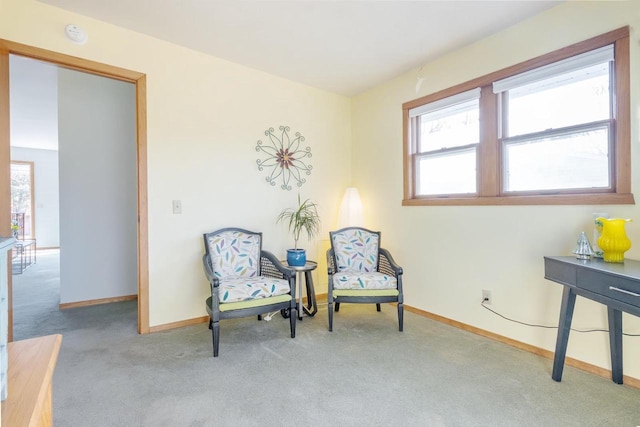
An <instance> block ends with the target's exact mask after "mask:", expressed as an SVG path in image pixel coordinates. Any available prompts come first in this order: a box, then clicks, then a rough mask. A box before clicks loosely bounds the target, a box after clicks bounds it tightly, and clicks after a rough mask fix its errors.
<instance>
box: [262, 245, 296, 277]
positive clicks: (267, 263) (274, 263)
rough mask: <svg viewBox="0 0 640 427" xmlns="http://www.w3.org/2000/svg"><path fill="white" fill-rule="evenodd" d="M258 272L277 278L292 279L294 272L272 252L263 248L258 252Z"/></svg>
mask: <svg viewBox="0 0 640 427" xmlns="http://www.w3.org/2000/svg"><path fill="white" fill-rule="evenodd" d="M260 274H261V275H262V276H267V277H276V278H278V279H287V280H293V279H294V278H295V272H294V271H293V270H291V269H289V268H287V267H286V266H285V265H284V264H283V263H281V262H280V260H279V259H278V258H276V256H275V255H274V254H272V253H271V252H269V251H265V250H263V251H262V252H260Z"/></svg>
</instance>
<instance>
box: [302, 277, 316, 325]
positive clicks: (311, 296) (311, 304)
mask: <svg viewBox="0 0 640 427" xmlns="http://www.w3.org/2000/svg"><path fill="white" fill-rule="evenodd" d="M304 276H305V283H306V284H307V306H306V307H305V308H304V312H305V313H307V314H308V315H309V316H311V317H313V316H315V314H316V313H317V312H318V305H317V303H316V290H315V288H314V287H313V278H312V277H311V271H305V272H304Z"/></svg>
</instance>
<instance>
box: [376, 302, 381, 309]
mask: <svg viewBox="0 0 640 427" xmlns="http://www.w3.org/2000/svg"><path fill="white" fill-rule="evenodd" d="M376 311H380V303H376Z"/></svg>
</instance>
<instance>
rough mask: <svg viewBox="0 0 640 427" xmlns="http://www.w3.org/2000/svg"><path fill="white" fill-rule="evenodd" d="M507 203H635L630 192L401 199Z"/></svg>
mask: <svg viewBox="0 0 640 427" xmlns="http://www.w3.org/2000/svg"><path fill="white" fill-rule="evenodd" d="M508 205H515V206H517V205H635V199H634V197H633V194H632V193H624V194H613V193H593V194H571V195H567V194H556V195H546V194H545V195H535V196H503V197H455V196H450V197H448V196H444V197H423V198H415V199H404V200H402V206H508Z"/></svg>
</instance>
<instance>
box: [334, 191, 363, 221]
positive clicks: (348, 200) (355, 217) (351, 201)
mask: <svg viewBox="0 0 640 427" xmlns="http://www.w3.org/2000/svg"><path fill="white" fill-rule="evenodd" d="M363 224H364V220H363V217H362V203H361V202H360V195H359V194H358V189H357V188H355V187H349V188H347V190H346V191H345V193H344V197H343V198H342V204H341V205H340V216H339V217H338V228H344V227H362V225H363Z"/></svg>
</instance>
